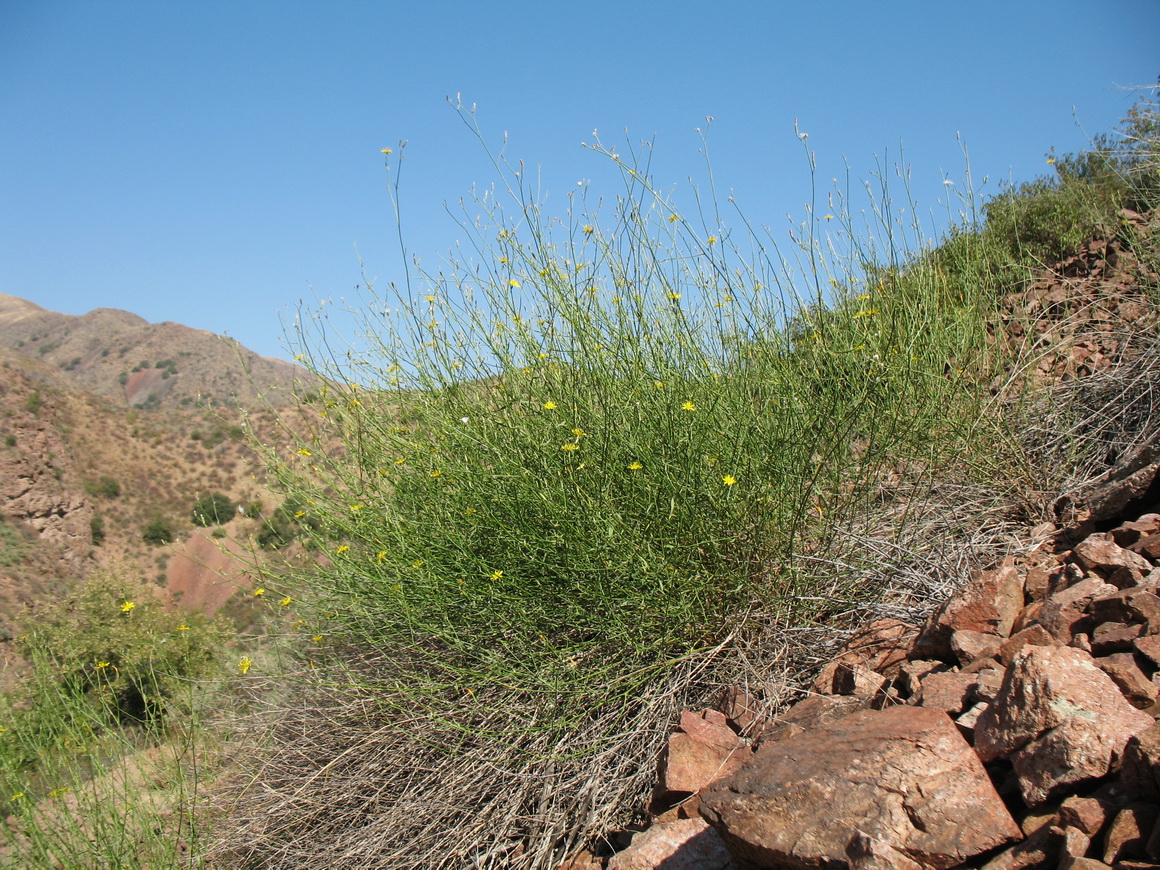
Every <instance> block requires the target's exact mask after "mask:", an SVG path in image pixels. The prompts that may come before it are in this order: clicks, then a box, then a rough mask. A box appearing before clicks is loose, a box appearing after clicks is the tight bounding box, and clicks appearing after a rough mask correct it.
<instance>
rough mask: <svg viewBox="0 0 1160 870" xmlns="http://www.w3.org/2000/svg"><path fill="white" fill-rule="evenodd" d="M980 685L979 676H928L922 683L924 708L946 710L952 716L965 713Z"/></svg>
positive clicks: (944, 674)
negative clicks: (976, 688) (968, 703)
mask: <svg viewBox="0 0 1160 870" xmlns="http://www.w3.org/2000/svg"><path fill="white" fill-rule="evenodd" d="M978 684H979V676H978V674H963V673H954V672H952V673H943V674H928V675H927V677H926V679H924V680H923V681H922V701H921V704H922V706H923V707H933V708H935V709H937V710H946V712H948V713H950V714H951V715H952V716H955V715H958V714H959V713H961V712H963V710H964V708H966V706H967V702H968V700H969V699H970V697H971V696H972V695H973V694H974V692H975V686H977V685H978Z"/></svg>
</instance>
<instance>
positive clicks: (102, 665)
mask: <svg viewBox="0 0 1160 870" xmlns="http://www.w3.org/2000/svg"><path fill="white" fill-rule="evenodd" d="M108 666H109V663H108V662H97V664H96V668H97V670H98V671H101V670H104V669H105V668H107V667H108Z"/></svg>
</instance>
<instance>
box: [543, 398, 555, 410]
mask: <svg viewBox="0 0 1160 870" xmlns="http://www.w3.org/2000/svg"><path fill="white" fill-rule="evenodd" d="M544 410H545V411H555V410H556V403H555V402H553V401H552V400H551V399H549V400H548V401H546V402H544Z"/></svg>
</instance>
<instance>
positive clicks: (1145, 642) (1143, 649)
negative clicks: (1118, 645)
mask: <svg viewBox="0 0 1160 870" xmlns="http://www.w3.org/2000/svg"><path fill="white" fill-rule="evenodd" d="M1132 646H1134V647H1135V648H1136V651H1137V652H1138V653H1140V655H1142V656H1144V657H1145V658H1147V659H1148V660H1149V661H1151V662H1152V664H1154V665H1157V666H1160V635H1158V634H1153V635H1149V636H1148V637H1138V638H1136V639H1135V640H1134V641H1132Z"/></svg>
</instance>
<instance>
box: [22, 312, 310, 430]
mask: <svg viewBox="0 0 1160 870" xmlns="http://www.w3.org/2000/svg"><path fill="white" fill-rule="evenodd" d="M0 347H3V348H5V349H7V350H9V351H12V352H14V353H15V354H17V356H15V357H13V358H11V360H10V362H11V363H12V364H13V365H16V366H17V367H20V368H22V369H23V370H24V371H27V372H28V373H29V374H30V375H31V376H32V377H34V378H36V379H45V380H47V379H48V376H49V374H50V373H55V374H57V375H58V376H59V381H58V382H60V383H64V384H68V385H70V386H72V387H75V388H79V389H83V390H86V391H88V392H90V393H93V394H95V395H98V396H103V397H104V398H106V399H108V400H110V401H111V402H113V403H115V404H118V405H123V406H127V407H149V408H164V409H172V408H176V407H181V406H190V405H194V404H198V405H218V406H220V405H230V404H236V405H239V406H241V407H253V406H255V405H256V404H258V403H259V401H261V402H264V403H268V404H274V405H280V404H285V403H286V402H287V401H289V400H290V398H291V396H292V395H293V393H294V391H295V390H296V389H297V388H299V387H300V386H301V385H302V382H303V381H304V379H305V378H307V374H306V371H305V370H304V369H302V368H301V367H299V366H296V365H294V364H292V363H288V362H285V361H283V360H278V359H269V358H266V357H261V356H258V355H257V354H255V353H253V352H252V351H249V350H247V349H246V348H244V347H242V346H241V345H240V344H238V343H237V342H236V341H234V340H232V339H228V338H224V337H222V336H219V335H214V334H213V333H211V332H207V331H205V330H200V329H191V328H189V327H187V326H182V325H181V324H179V323H169V322H166V323H149V322H147V321H145V320H144V319H142V318H141V317H138V316H137V315H136V314H131V313H129V312H128V311H120V310H118V309H115V308H97V309H94V310H93V311H90V312H89V313H88V314H83V315H71V314H61V313H59V312H56V311H48V310H46V309H44V308H41V307H40V306H39V305H37V304H35V303H33V302H30V301H28V300H26V299H20V298H18V297H16V296H9V295H7V294H3V293H0ZM37 363H41V364H43V365H37Z"/></svg>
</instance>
